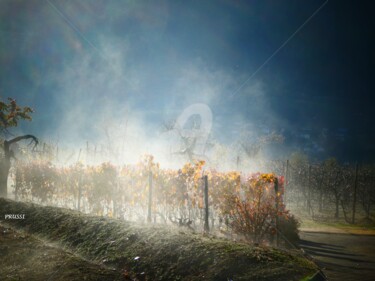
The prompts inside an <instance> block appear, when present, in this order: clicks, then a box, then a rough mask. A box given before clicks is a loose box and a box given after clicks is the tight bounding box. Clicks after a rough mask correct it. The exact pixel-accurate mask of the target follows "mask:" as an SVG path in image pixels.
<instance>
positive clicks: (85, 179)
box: [11, 155, 375, 242]
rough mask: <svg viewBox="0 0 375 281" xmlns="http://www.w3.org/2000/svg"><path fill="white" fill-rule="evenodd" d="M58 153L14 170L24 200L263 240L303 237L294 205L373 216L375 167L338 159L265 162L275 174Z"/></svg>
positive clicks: (315, 213) (330, 214)
mask: <svg viewBox="0 0 375 281" xmlns="http://www.w3.org/2000/svg"><path fill="white" fill-rule="evenodd" d="M32 159H33V160H32ZM50 160H51V159H50V158H46V157H44V158H43V157H39V158H38V160H35V157H34V158H29V159H28V160H27V161H22V162H21V161H18V162H17V164H16V165H15V167H14V168H13V170H12V173H11V178H12V181H13V184H12V186H13V192H14V196H15V199H16V200H21V201H32V202H36V203H39V204H43V205H52V206H58V207H64V208H71V209H76V210H79V211H81V212H84V213H91V214H95V215H99V216H108V217H115V218H120V219H124V220H130V221H138V222H148V223H158V224H160V223H162V224H169V225H170V224H174V225H178V226H185V227H188V228H190V229H192V230H196V231H205V232H208V231H211V232H215V233H221V234H224V235H226V236H228V235H230V236H231V237H232V235H233V234H239V235H240V236H241V237H242V238H244V239H247V240H250V241H256V242H260V241H265V240H268V241H272V240H274V239H273V238H274V236H275V234H276V233H277V232H279V233H280V234H281V236H282V237H285V236H286V238H287V239H288V240H292V241H293V240H296V239H297V238H298V236H296V233H297V227H298V225H299V223H298V220H297V219H296V217H295V216H293V215H292V214H291V212H290V211H288V210H287V207H288V209H289V210H292V212H293V213H294V214H298V216H303V215H307V216H309V217H311V218H312V219H314V220H337V219H339V217H341V218H343V219H345V221H346V222H348V223H353V222H355V214H356V213H357V214H360V215H361V216H364V217H365V218H366V219H367V220H368V221H371V206H372V204H373V203H374V201H375V200H374V198H375V195H374V191H373V190H374V189H373V188H372V187H373V185H374V178H373V176H371V175H373V174H374V173H373V167H370V166H368V167H364V166H363V167H361V168H360V169H358V166H356V167H355V166H349V165H346V166H343V165H339V164H338V163H337V162H336V161H335V160H334V159H328V160H326V161H325V162H323V163H315V164H311V163H308V162H307V161H306V160H305V159H302V160H301V159H299V158H298V157H297V158H296V157H295V158H293V157H292V159H291V160H290V161H263V162H260V163H259V169H260V170H261V171H272V173H248V174H245V173H243V172H238V171H230V172H219V171H217V170H214V169H209V168H205V162H204V161H196V162H195V163H186V164H185V165H184V166H183V167H181V169H163V168H161V167H160V164H159V163H157V162H156V161H155V159H154V157H153V156H152V155H144V156H143V157H142V158H141V159H140V161H139V162H138V163H137V164H134V165H122V166H120V165H117V166H116V165H113V164H111V163H109V162H107V163H102V164H99V165H88V164H83V163H82V162H76V163H75V164H71V165H70V166H58V165H55V164H53V162H52V161H50ZM285 189H286V191H285ZM286 206H287V207H286ZM276 236H277V235H276Z"/></svg>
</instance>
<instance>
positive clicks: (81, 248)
mask: <svg viewBox="0 0 375 281" xmlns="http://www.w3.org/2000/svg"><path fill="white" fill-rule="evenodd" d="M5 214H25V218H24V219H7V220H5V219H4V218H5ZM0 224H1V225H2V226H3V228H2V229H3V231H5V233H3V234H2V235H1V237H2V238H1V241H2V243H1V244H0V247H2V248H1V249H4V250H2V253H3V254H1V255H2V256H1V259H3V261H5V263H3V264H2V265H0V272H5V273H1V274H4V275H0V280H104V281H105V280H121V278H122V279H124V278H125V280H126V279H127V280H192V281H193V280H215V281H220V280H223V281H227V280H272V281H275V280H285V281H286V280H288V281H292V280H296V281H297V280H301V279H303V280H307V279H306V277H307V276H311V275H313V274H314V273H315V272H316V270H317V266H316V265H315V264H314V263H313V262H312V261H310V260H308V259H306V258H305V257H304V256H303V255H302V254H301V252H300V251H297V250H295V251H291V250H288V251H287V250H280V249H275V248H271V247H266V246H255V245H250V244H246V243H242V242H236V241H229V240H227V239H221V238H217V237H213V236H211V235H203V234H201V233H194V232H192V231H191V230H189V229H184V228H177V227H176V228H166V226H160V225H153V224H151V225H148V224H137V223H131V222H126V221H122V220H116V219H110V218H104V217H97V216H89V215H85V214H82V213H79V212H76V211H72V210H68V209H62V208H56V207H43V206H40V205H36V204H31V203H21V202H15V201H12V200H5V199H1V198H0ZM9 228H11V229H9ZM14 229H15V230H17V231H16V232H15V231H14ZM51 244H52V245H53V246H52V245H51ZM73 253H74V254H73ZM44 254H46V255H44ZM65 274H66V275H65ZM51 276H52V277H51ZM1 277H3V278H1ZM46 277H47V278H46ZM4 278H8V279H4ZM11 278H13V279H11ZM17 278H18V279H17ZM32 278H34V279H32ZM48 278H50V279H48ZM59 278H60V279H59ZM85 278H86V279H85ZM88 278H91V279H88ZM95 278H96V279H95ZM106 278H107V279H106Z"/></svg>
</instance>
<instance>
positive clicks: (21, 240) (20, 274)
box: [0, 225, 130, 281]
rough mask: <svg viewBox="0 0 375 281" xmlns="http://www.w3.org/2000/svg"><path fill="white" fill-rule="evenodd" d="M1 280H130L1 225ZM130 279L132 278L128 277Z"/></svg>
mask: <svg viewBox="0 0 375 281" xmlns="http://www.w3.org/2000/svg"><path fill="white" fill-rule="evenodd" d="M0 280H2V281H13V280H14V281H16V280H17V281H20V280H27V281H34V280H35V281H36V280H38V281H40V280H46V281H58V280H71V281H74V280H77V281H78V280H87V281H89V280H90V281H94V280H98V281H99V280H100V281H106V280H108V281H112V280H127V279H126V278H124V276H123V275H122V274H120V273H119V272H117V271H114V270H111V269H108V268H105V267H103V266H100V265H97V264H93V263H90V262H88V261H86V260H83V259H81V258H79V257H77V256H75V255H73V254H72V253H69V252H66V251H64V250H61V249H59V248H55V247H52V246H50V245H46V244H45V243H43V242H42V241H41V240H38V239H36V238H34V237H33V236H30V235H28V234H24V233H21V232H17V231H15V230H13V229H11V228H7V227H4V226H2V225H0ZM128 280H130V279H128Z"/></svg>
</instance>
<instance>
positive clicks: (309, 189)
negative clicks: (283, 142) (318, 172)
mask: <svg viewBox="0 0 375 281" xmlns="http://www.w3.org/2000/svg"><path fill="white" fill-rule="evenodd" d="M307 181H308V182H307V210H308V213H309V215H311V212H312V208H311V165H309V173H308V177H307Z"/></svg>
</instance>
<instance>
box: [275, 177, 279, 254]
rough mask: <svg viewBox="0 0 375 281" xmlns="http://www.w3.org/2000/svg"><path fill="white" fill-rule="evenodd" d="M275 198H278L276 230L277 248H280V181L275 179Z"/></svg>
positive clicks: (276, 203)
mask: <svg viewBox="0 0 375 281" xmlns="http://www.w3.org/2000/svg"><path fill="white" fill-rule="evenodd" d="M275 194H276V196H275V198H276V202H275V205H276V219H275V228H276V233H275V235H276V247H279V233H278V231H279V182H278V179H277V178H275Z"/></svg>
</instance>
